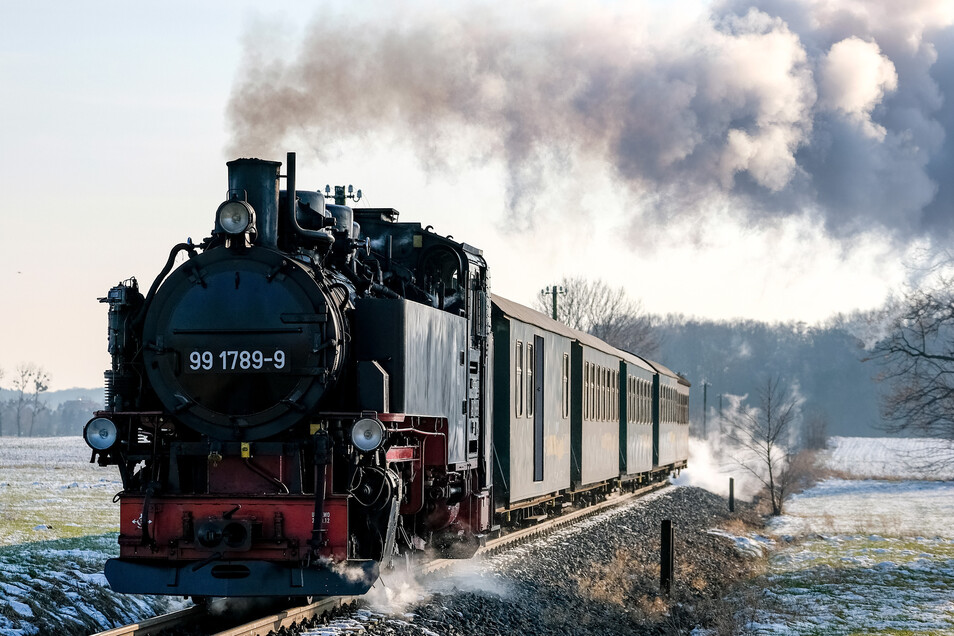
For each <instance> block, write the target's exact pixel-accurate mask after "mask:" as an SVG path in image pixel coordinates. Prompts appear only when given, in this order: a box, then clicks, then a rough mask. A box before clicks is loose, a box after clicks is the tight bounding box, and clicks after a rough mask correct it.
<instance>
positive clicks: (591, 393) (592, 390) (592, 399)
mask: <svg viewBox="0 0 954 636" xmlns="http://www.w3.org/2000/svg"><path fill="white" fill-rule="evenodd" d="M588 366H589V371H587V372H586V378H587V379H586V382H587V385H586V390H587V399H588V400H589V408H587V410H586V419H588V420H592V419H593V416H594V414H595V413H596V386H595V385H594V382H593V379H594V378H595V377H596V367H595V366H593V363H592V362H590V363H589V365H588Z"/></svg>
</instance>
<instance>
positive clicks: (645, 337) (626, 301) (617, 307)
mask: <svg viewBox="0 0 954 636" xmlns="http://www.w3.org/2000/svg"><path fill="white" fill-rule="evenodd" d="M559 285H560V287H562V288H563V289H564V290H565V293H564V294H562V295H560V296H559V298H558V300H557V320H559V321H560V322H562V323H563V324H565V325H567V326H568V327H571V328H573V329H578V330H580V331H585V332H587V333H590V334H592V335H594V336H596V337H597V338H600V339H601V340H604V341H606V342H608V343H609V344H611V345H613V346H614V347H617V348H619V349H623V350H625V351H631V352H633V353H638V354H640V355H645V356H654V355H656V354H657V353H658V351H659V340H658V337H657V335H656V332H655V330H654V329H653V326H652V321H651V320H650V319H649V316H647V315H646V313H645V312H644V311H643V308H642V305H641V304H640V303H639V301H635V300H632V299H631V298H629V297H628V296H627V295H626V290H625V289H624V288H622V287H616V288H613V287H610V286H609V285H607V284H606V282H604V281H602V280H590V279H586V278H582V277H567V276H564V277H563V280H561V281H560V283H559ZM550 298H551V297H550V295H549V294H546V295H543V294H541V295H540V296H539V297H538V298H537V300H536V302H535V308H536V309H537V310H539V311H541V312H543V313H545V314H547V315H548V316H549V315H551V310H552V308H551V300H550Z"/></svg>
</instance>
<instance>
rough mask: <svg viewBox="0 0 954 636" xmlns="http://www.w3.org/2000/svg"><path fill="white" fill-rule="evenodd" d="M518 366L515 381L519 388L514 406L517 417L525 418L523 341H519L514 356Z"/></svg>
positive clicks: (515, 390)
mask: <svg viewBox="0 0 954 636" xmlns="http://www.w3.org/2000/svg"><path fill="white" fill-rule="evenodd" d="M514 361H515V364H516V369H515V371H516V373H515V374H514V376H515V377H514V381H515V382H516V383H517V386H516V387H515V388H514V396H513V397H514V400H513V401H514V406H515V407H516V409H517V417H523V341H522V340H517V351H516V353H515V354H514Z"/></svg>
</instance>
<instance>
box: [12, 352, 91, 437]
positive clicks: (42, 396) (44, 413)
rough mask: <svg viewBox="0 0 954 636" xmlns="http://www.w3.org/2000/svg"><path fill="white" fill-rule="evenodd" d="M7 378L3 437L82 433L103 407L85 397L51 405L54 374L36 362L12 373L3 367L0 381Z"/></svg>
mask: <svg viewBox="0 0 954 636" xmlns="http://www.w3.org/2000/svg"><path fill="white" fill-rule="evenodd" d="M5 378H6V379H7V382H5V383H4V384H5V385H6V387H7V388H6V389H0V436H10V437H56V436H64V435H80V434H82V432H83V426H85V424H86V422H87V421H89V419H90V417H91V416H92V413H93V412H94V411H97V410H99V409H101V408H102V404H101V403H99V402H97V401H95V400H93V399H90V398H88V397H83V396H80V397H76V398H72V399H65V400H61V401H59V402H58V403H57V404H56V405H55V406H51V405H50V404H49V403H48V401H47V399H46V397H47V391H48V390H49V385H50V374H49V372H47V371H46V370H45V369H44V368H43V367H41V366H38V365H36V364H33V363H22V364H20V365H17V367H16V368H15V369H14V370H13V371H12V372H5V371H4V369H2V368H0V380H4V379H5ZM65 393H75V391H67V392H65Z"/></svg>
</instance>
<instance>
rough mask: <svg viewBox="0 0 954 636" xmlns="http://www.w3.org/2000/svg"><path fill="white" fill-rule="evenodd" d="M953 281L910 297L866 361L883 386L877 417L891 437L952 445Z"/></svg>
mask: <svg viewBox="0 0 954 636" xmlns="http://www.w3.org/2000/svg"><path fill="white" fill-rule="evenodd" d="M952 284H954V280H951V279H942V280H941V281H940V283H939V284H938V285H935V286H932V287H930V288H924V289H917V290H914V291H912V292H911V293H909V294H908V295H907V296H906V297H905V299H904V302H903V303H902V304H901V305H900V306H899V307H898V308H897V311H896V316H895V318H894V320H893V321H892V322H891V330H890V332H889V334H888V335H887V336H886V337H885V338H883V339H882V340H880V341H879V342H878V343H877V344H876V345H875V346H874V348H873V353H872V355H871V356H870V357H869V358H868V359H875V360H877V361H878V362H880V364H881V373H880V374H879V379H881V380H883V381H884V382H885V384H886V387H887V388H886V391H885V393H884V395H883V398H882V405H881V411H882V416H883V418H884V421H885V425H886V428H887V429H888V430H889V431H890V432H893V433H899V432H905V433H916V434H918V435H922V436H925V437H939V438H944V439H947V440H954V291H952V288H951V285H952Z"/></svg>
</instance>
